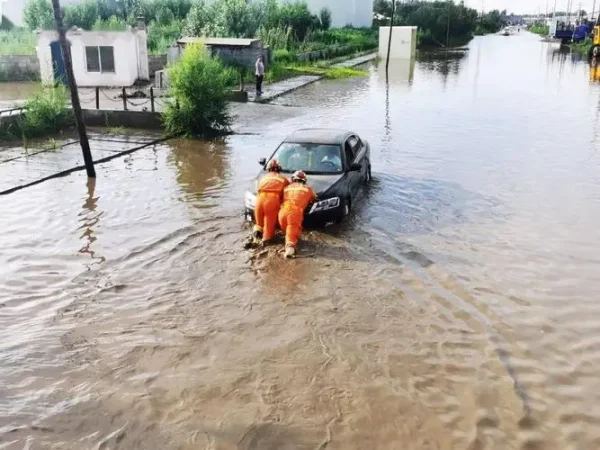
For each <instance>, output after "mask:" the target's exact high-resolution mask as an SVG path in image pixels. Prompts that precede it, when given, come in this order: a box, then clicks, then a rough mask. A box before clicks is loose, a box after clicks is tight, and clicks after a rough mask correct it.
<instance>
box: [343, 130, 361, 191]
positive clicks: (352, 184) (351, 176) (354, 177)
mask: <svg viewBox="0 0 600 450" xmlns="http://www.w3.org/2000/svg"><path fill="white" fill-rule="evenodd" d="M357 148H358V139H357V137H356V136H349V137H348V139H346V143H345V144H344V151H345V152H346V164H347V170H348V173H347V177H348V189H349V190H350V194H351V196H352V198H353V199H354V197H355V196H356V194H357V192H358V187H359V186H360V177H361V175H360V172H352V171H351V170H350V168H351V166H352V164H354V163H355V162H356V153H355V151H356V149H357Z"/></svg>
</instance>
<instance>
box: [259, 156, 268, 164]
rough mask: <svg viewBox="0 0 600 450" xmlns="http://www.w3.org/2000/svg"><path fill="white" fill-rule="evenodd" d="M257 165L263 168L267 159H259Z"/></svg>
mask: <svg viewBox="0 0 600 450" xmlns="http://www.w3.org/2000/svg"><path fill="white" fill-rule="evenodd" d="M258 163H259V164H260V165H261V166H264V165H265V164H266V163H267V158H260V159H259V160H258Z"/></svg>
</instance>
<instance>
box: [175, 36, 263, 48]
mask: <svg viewBox="0 0 600 450" xmlns="http://www.w3.org/2000/svg"><path fill="white" fill-rule="evenodd" d="M258 41H260V39H235V38H207V37H185V38H181V39H179V40H178V41H177V43H178V44H185V45H187V44H204V45H215V46H222V47H252V44H254V43H255V42H258Z"/></svg>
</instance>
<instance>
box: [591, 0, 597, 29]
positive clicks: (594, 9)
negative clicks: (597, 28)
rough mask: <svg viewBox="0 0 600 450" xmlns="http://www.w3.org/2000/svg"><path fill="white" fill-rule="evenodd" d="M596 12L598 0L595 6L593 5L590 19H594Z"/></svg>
mask: <svg viewBox="0 0 600 450" xmlns="http://www.w3.org/2000/svg"><path fill="white" fill-rule="evenodd" d="M595 12H596V0H594V6H593V7H592V15H591V16H590V21H593V20H594V14H595ZM594 23H595V22H594Z"/></svg>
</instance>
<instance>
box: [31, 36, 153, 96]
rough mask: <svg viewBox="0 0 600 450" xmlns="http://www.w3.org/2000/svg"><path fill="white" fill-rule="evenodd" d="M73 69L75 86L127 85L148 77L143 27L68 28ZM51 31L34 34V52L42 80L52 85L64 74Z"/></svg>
mask: <svg viewBox="0 0 600 450" xmlns="http://www.w3.org/2000/svg"><path fill="white" fill-rule="evenodd" d="M67 39H68V41H69V42H70V43H71V55H72V59H73V72H74V74H75V80H76V81H77V84H78V85H79V86H88V87H90V86H131V85H133V84H134V83H135V82H136V81H137V80H149V79H150V71H149V66H148V47H147V35H146V30H145V29H143V28H140V29H137V28H133V29H130V30H128V31H99V32H95V31H83V30H78V29H76V30H70V31H69V32H68V33H67ZM57 40H58V36H57V33H56V32H54V31H42V32H39V33H38V41H37V55H38V58H39V60H40V72H41V77H42V83H44V84H52V83H54V82H55V81H56V80H57V78H60V77H61V76H62V74H64V67H63V65H62V58H61V57H60V51H59V50H58V43H57Z"/></svg>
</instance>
